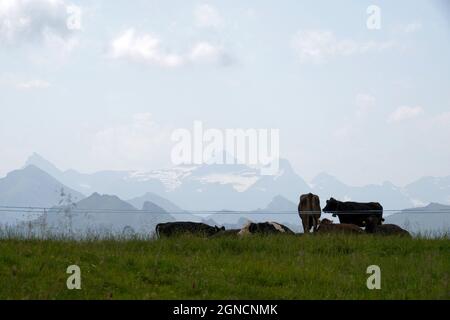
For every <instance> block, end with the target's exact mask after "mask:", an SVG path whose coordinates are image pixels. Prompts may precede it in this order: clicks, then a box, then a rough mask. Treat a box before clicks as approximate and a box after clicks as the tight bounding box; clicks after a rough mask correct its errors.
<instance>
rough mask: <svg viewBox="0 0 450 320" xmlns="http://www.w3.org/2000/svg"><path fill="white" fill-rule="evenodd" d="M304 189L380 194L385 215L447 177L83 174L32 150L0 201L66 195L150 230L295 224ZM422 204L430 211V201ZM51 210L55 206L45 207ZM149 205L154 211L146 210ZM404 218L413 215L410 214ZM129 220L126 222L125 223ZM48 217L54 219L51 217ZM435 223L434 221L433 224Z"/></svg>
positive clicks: (445, 184)
mask: <svg viewBox="0 0 450 320" xmlns="http://www.w3.org/2000/svg"><path fill="white" fill-rule="evenodd" d="M307 192H313V193H315V194H318V195H319V196H320V198H321V201H322V203H321V205H322V207H323V206H324V204H325V203H324V202H325V200H326V199H328V198H329V197H331V196H333V197H334V198H337V199H339V200H343V201H349V200H353V201H378V202H380V203H382V205H383V206H384V208H385V209H387V210H386V213H387V214H389V213H395V212H400V211H401V209H402V208H409V207H417V206H419V205H427V204H428V203H438V202H440V203H443V205H447V204H449V202H450V177H444V178H431V177H425V178H421V179H419V180H417V181H415V182H413V183H411V184H409V185H407V186H404V187H399V186H395V185H393V184H392V183H390V182H385V183H383V184H381V185H375V184H373V185H367V186H362V187H355V186H348V185H346V184H344V183H342V182H341V181H339V180H338V179H336V178H335V177H333V176H331V175H329V174H326V173H322V174H319V175H318V176H317V177H315V178H314V179H313V180H312V181H310V182H306V181H305V180H304V179H302V178H301V177H300V176H299V175H298V174H296V173H295V171H294V170H293V169H292V167H291V165H290V163H289V162H288V161H287V160H282V161H281V162H280V171H279V173H278V174H277V175H275V176H262V175H260V174H259V172H258V170H257V169H253V168H250V167H248V166H245V165H199V166H176V167H173V168H169V169H162V170H155V171H149V172H141V171H101V172H95V173H91V174H86V173H79V172H77V171H75V170H67V171H62V170H59V169H58V168H57V167H56V166H55V165H53V164H52V163H51V162H49V161H47V160H46V159H44V158H43V157H41V156H39V155H38V154H33V155H32V156H31V157H29V158H28V160H27V161H26V164H25V166H24V167H23V168H22V169H19V170H15V171H13V172H11V173H9V174H8V175H7V176H6V177H4V178H1V179H0V206H13V207H14V206H17V207H46V208H49V207H53V208H60V207H61V205H62V201H63V200H64V201H66V200H67V197H68V195H70V202H71V203H73V204H75V207H76V212H77V213H80V214H81V213H83V210H85V212H84V214H85V215H86V217H89V219H90V220H89V221H90V225H91V226H92V225H93V226H96V227H102V228H103V227H105V226H108V225H109V226H111V223H112V222H113V224H115V225H116V227H117V228H119V229H120V230H121V228H125V227H127V226H128V227H130V228H132V229H135V228H140V227H142V226H143V225H147V226H148V227H149V228H147V229H148V230H151V228H153V227H154V225H155V223H156V222H161V221H166V220H167V221H175V220H178V221H195V222H201V221H206V222H209V223H211V224H218V225H226V226H230V227H232V226H234V227H239V226H240V225H242V224H243V223H245V222H246V221H247V220H252V221H267V220H273V221H278V222H281V223H285V224H287V225H288V226H290V227H291V228H292V229H294V230H299V229H300V228H301V227H300V220H299V217H298V215H297V214H296V211H297V202H298V197H299V195H300V194H304V193H307ZM102 194H103V195H102ZM85 195H90V196H89V197H86V196H85ZM123 199H127V200H123ZM66 202H67V201H66ZM433 205H435V204H430V206H433ZM255 208H258V209H255ZM424 208H425V209H424V210H425V211H430V208H429V207H424ZM102 210H106V211H108V210H109V211H116V212H115V213H114V212H102ZM56 211H58V210H57V209H53V210H52V211H51V212H49V214H50V213H51V214H54V213H55V212H56ZM410 211H411V210H409V211H408V212H410ZM93 212H95V213H96V215H95V217H94V215H92V213H93ZM99 212H100V213H101V214H99ZM126 212H131V213H132V216H136V217H138V218H137V220H136V219H134V218H132V219H130V217H131V215H128V217H127V216H126V215H124V214H125V213H126ZM149 212H151V213H154V214H155V215H154V216H152V217H149V216H148V214H149ZM107 213H109V215H108V214H107ZM51 214H50V216H51ZM114 214H117V215H116V216H114ZM158 214H160V215H161V216H158ZM17 216H18V215H17V212H8V209H5V208H3V209H2V215H1V218H0V223H9V222H11V220H12V219H13V218H14V217H16V218H17ZM60 216H61V215H59V216H58V219H60V218H61V217H60ZM417 216H419V215H417ZM86 217H85V218H86ZM123 217H126V219H125V220H123V219H124V218H123ZM155 217H156V218H155ZM404 217H406V216H405V215H403V213H399V214H397V215H395V217H394V216H392V217H389V219H390V220H391V221H395V222H397V223H398V224H402V223H405V221H404V220H402V219H403V218H404ZM436 217H437V218H436V219H438V220H439V219H441V218H442V217H440V216H436ZM72 218H73V217H72ZM407 218H408V221H411V216H410V215H408V217H407ZM24 219H25V218H24ZM74 219H75V220H74V221H75V225H77V224H78V227H80V228H82V229H83V228H84V229H86V227H87V226H86V225H84V224H85V221H84V220H85V219H84V220H83V221H84V222H83V221H82V220H80V221H78V222H77V219H78V218H74ZM127 219H128V220H129V221H131V222H130V223H127V221H128V220H127ZM396 219H397V220H396ZM436 219H435V220H436ZM442 219H443V221H447V220H446V218H442ZM442 219H441V220H442ZM19 220H20V219H19ZM50 220H51V219H50ZM54 220H55V221H54V222H55V223H56V222H57V218H54ZM441 220H440V221H441ZM59 222H61V221H59ZM419 222H420V221H419ZM437 223H438V221H437V220H436V221H435V222H434V223H433V225H436V224H437ZM419 224H423V223H419ZM119 229H118V230H119Z"/></svg>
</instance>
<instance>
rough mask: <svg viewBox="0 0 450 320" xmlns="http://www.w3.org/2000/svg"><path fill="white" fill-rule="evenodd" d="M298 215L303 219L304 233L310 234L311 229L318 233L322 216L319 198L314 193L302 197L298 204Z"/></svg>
mask: <svg viewBox="0 0 450 320" xmlns="http://www.w3.org/2000/svg"><path fill="white" fill-rule="evenodd" d="M298 214H299V216H300V218H301V219H302V224H303V232H304V233H309V232H310V230H311V228H313V231H314V232H315V231H317V227H318V225H319V219H320V214H321V209H320V199H319V196H316V195H315V194H312V193H308V194H304V195H302V196H301V197H300V203H299V204H298Z"/></svg>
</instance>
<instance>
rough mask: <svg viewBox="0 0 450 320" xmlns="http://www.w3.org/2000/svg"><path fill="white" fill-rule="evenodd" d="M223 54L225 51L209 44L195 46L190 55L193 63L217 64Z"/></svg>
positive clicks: (203, 43) (201, 43)
mask: <svg viewBox="0 0 450 320" xmlns="http://www.w3.org/2000/svg"><path fill="white" fill-rule="evenodd" d="M222 54H223V49H222V48H221V47H219V46H215V45H213V44H211V43H208V42H199V43H197V44H195V45H194V47H193V48H192V49H191V52H190V54H189V57H190V59H191V60H192V61H193V62H200V63H201V62H209V63H211V62H217V61H218V60H219V59H220V57H221V56H222Z"/></svg>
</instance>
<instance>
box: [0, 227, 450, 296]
mask: <svg viewBox="0 0 450 320" xmlns="http://www.w3.org/2000/svg"><path fill="white" fill-rule="evenodd" d="M72 264H76V265H79V266H80V267H81V273H82V274H81V277H82V290H73V291H71V290H68V289H67V288H66V279H67V277H68V276H69V275H67V274H66V268H67V267H68V266H69V265H72ZM374 264H375V265H378V266H380V267H381V286H382V289H381V290H373V291H371V290H368V289H367V287H366V280H367V277H368V276H369V275H368V274H366V269H367V267H368V266H369V265H374ZM449 272H450V241H449V239H448V238H442V239H420V238H419V239H401V238H381V237H380V238H379V237H372V236H368V235H367V236H358V237H354V236H353V237H351V236H337V235H335V236H302V237H300V236H270V237H248V238H244V239H237V238H231V237H223V238H211V239H202V238H195V237H178V238H172V239H162V240H156V241H144V240H129V241H120V240H102V241H83V242H76V241H68V240H14V239H7V240H0V299H449V298H450V288H449Z"/></svg>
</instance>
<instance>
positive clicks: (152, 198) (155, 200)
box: [127, 192, 183, 212]
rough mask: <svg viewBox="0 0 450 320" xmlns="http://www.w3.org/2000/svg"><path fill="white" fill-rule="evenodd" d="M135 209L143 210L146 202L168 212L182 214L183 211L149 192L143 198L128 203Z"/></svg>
mask: <svg viewBox="0 0 450 320" xmlns="http://www.w3.org/2000/svg"><path fill="white" fill-rule="evenodd" d="M127 202H128V203H129V204H131V205H132V206H134V207H135V208H142V207H143V206H144V204H145V203H146V202H152V203H154V204H155V205H157V206H159V207H161V208H163V209H164V210H165V211H167V212H182V211H183V210H182V209H181V208H180V207H178V206H177V205H176V204H174V203H173V202H171V201H169V200H167V199H165V198H163V197H160V196H158V195H157V194H154V193H151V192H147V193H146V194H144V195H143V196H141V197H137V198H133V199H130V200H128V201H127Z"/></svg>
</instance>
